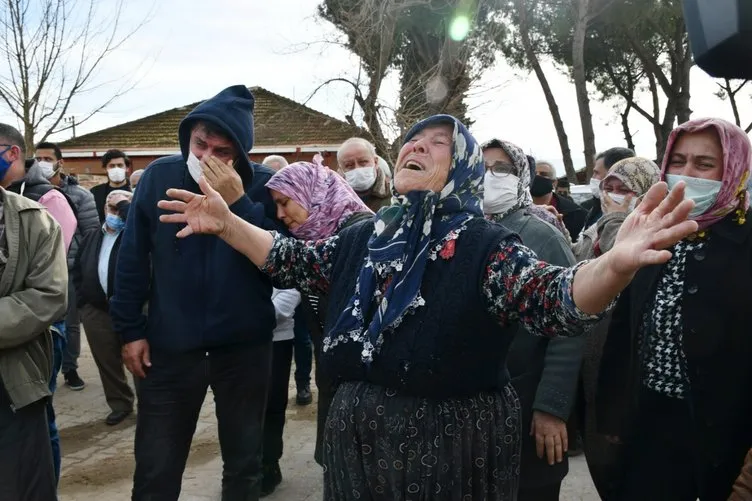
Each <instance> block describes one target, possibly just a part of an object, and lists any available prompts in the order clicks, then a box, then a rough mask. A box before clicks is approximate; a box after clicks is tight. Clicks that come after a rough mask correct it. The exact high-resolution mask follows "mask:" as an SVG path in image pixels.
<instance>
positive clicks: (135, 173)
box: [128, 169, 144, 191]
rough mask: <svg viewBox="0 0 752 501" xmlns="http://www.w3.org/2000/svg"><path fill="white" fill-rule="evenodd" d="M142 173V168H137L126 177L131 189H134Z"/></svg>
mask: <svg viewBox="0 0 752 501" xmlns="http://www.w3.org/2000/svg"><path fill="white" fill-rule="evenodd" d="M143 173H144V169H138V170H134V171H133V174H131V177H130V178H128V181H129V182H130V183H131V191H136V186H137V185H138V182H139V181H140V180H141V176H142V175H143Z"/></svg>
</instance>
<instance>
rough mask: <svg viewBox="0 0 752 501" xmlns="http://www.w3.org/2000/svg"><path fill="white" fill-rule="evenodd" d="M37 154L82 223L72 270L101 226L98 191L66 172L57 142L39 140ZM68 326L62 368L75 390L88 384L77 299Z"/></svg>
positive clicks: (70, 308)
mask: <svg viewBox="0 0 752 501" xmlns="http://www.w3.org/2000/svg"><path fill="white" fill-rule="evenodd" d="M35 156H36V159H37V162H39V166H40V167H41V169H42V173H43V175H44V176H45V177H46V178H47V180H48V181H49V182H50V183H51V184H52V185H54V186H57V187H58V188H60V190H62V192H63V193H65V194H66V195H67V196H68V199H69V200H70V201H71V202H73V206H74V207H75V208H76V219H77V220H78V227H77V228H76V234H75V235H74V236H73V241H72V242H71V245H70V248H69V249H68V270H69V271H70V270H71V269H72V268H73V264H74V263H75V262H76V256H77V255H78V248H79V247H80V245H81V243H82V242H83V240H84V237H85V236H86V234H88V233H89V232H90V231H98V230H99V229H100V223H99V215H98V214H97V206H96V204H95V203H94V195H92V194H91V192H90V191H89V190H87V189H86V188H83V187H81V186H80V185H79V184H78V179H76V178H75V177H73V176H69V175H66V174H64V173H63V162H64V161H63V153H62V152H61V151H60V148H59V147H58V145H56V144H55V143H44V142H43V143H39V144H38V145H37V147H36V153H35ZM68 297H73V298H74V297H76V291H75V290H74V288H73V281H70V282H69V284H68ZM65 330H66V344H65V351H64V352H63V365H62V367H61V372H62V373H63V377H64V378H65V385H66V386H67V387H68V388H70V389H71V390H74V391H79V390H83V389H84V387H85V386H86V384H85V383H84V381H83V380H82V379H81V377H79V375H78V357H79V355H80V354H81V318H80V316H79V314H78V308H77V307H76V302H75V301H68V311H67V313H66V316H65Z"/></svg>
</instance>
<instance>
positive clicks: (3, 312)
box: [0, 124, 68, 501]
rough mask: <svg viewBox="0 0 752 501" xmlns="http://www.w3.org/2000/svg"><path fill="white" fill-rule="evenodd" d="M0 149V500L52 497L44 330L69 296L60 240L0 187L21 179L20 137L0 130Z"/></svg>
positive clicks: (24, 200) (30, 207)
mask: <svg viewBox="0 0 752 501" xmlns="http://www.w3.org/2000/svg"><path fill="white" fill-rule="evenodd" d="M0 143H2V144H3V146H0V319H2V321H0V499H13V500H17V501H36V500H40V499H55V496H56V490H57V489H56V480H55V469H54V465H53V458H52V448H51V447H50V435H49V429H48V419H47V412H46V404H47V402H48V401H49V400H50V397H51V395H52V392H51V391H50V386H49V385H50V381H51V379H52V377H53V375H52V371H51V369H52V365H53V353H52V344H53V341H52V334H51V331H50V325H51V324H52V323H53V322H55V321H57V320H60V318H62V317H63V315H64V314H65V309H66V302H67V293H68V271H67V266H66V262H65V246H64V238H63V232H62V230H61V228H60V225H59V224H57V223H56V222H55V220H54V219H53V218H52V217H51V216H50V215H49V213H48V211H46V210H43V209H42V208H41V206H40V205H39V204H36V203H34V202H32V201H30V200H29V199H28V197H21V196H19V195H17V194H14V193H10V192H7V191H5V189H4V188H5V187H6V186H7V185H8V184H10V181H11V180H12V179H13V178H14V177H19V176H22V175H23V174H22V173H23V172H24V167H23V166H24V158H25V154H24V153H25V151H24V141H23V136H21V134H19V133H18V131H17V130H16V129H14V128H13V127H10V126H8V125H5V124H0ZM9 245H13V247H14V249H13V251H12V252H11V251H10V247H9Z"/></svg>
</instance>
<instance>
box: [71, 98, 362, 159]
mask: <svg viewBox="0 0 752 501" xmlns="http://www.w3.org/2000/svg"><path fill="white" fill-rule="evenodd" d="M250 90H251V92H253V95H254V97H255V99H256V103H255V109H254V124H255V131H254V144H253V147H254V149H256V148H259V147H280V146H293V147H297V146H316V145H328V144H339V143H341V142H343V141H344V140H345V139H347V138H349V137H352V136H363V137H368V133H367V132H366V131H365V130H363V129H361V128H359V127H355V126H352V125H350V124H348V123H346V122H343V121H341V120H337V119H336V118H332V117H330V116H328V115H325V114H323V113H320V112H318V111H316V110H313V109H311V108H309V107H307V106H304V105H302V104H300V103H297V102H295V101H293V100H292V99H288V98H286V97H282V96H279V95H277V94H274V93H273V92H269V91H268V90H266V89H262V88H261V87H251V88H250ZM199 104H200V102H197V103H193V104H189V105H186V106H181V107H180V108H174V109H171V110H168V111H163V112H162V113H157V114H156V115H151V116H148V117H144V118H139V119H138V120H133V121H132V122H126V123H124V124H120V125H116V126H114V127H110V128H108V129H103V130H100V131H97V132H92V133H90V134H84V135H82V136H78V137H76V138H73V139H70V140H68V141H65V142H62V143H60V144H59V146H60V147H61V148H63V149H68V150H71V149H74V150H92V151H97V150H106V149H109V148H118V149H123V150H133V149H162V148H175V149H177V148H179V144H178V125H179V124H180V121H181V120H182V119H183V118H185V116H186V115H187V114H188V113H189V112H190V111H191V110H192V109H193V108H195V107H196V106H198V105H199Z"/></svg>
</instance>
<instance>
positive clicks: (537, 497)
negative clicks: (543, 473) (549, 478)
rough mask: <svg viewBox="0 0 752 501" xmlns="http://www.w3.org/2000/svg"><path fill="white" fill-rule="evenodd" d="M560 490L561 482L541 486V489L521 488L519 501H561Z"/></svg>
mask: <svg viewBox="0 0 752 501" xmlns="http://www.w3.org/2000/svg"><path fill="white" fill-rule="evenodd" d="M560 490H561V482H558V483H552V484H546V485H541V486H540V487H529V488H522V487H520V491H519V493H518V494H517V501H559V491H560Z"/></svg>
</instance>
